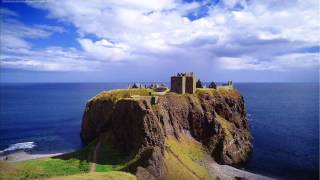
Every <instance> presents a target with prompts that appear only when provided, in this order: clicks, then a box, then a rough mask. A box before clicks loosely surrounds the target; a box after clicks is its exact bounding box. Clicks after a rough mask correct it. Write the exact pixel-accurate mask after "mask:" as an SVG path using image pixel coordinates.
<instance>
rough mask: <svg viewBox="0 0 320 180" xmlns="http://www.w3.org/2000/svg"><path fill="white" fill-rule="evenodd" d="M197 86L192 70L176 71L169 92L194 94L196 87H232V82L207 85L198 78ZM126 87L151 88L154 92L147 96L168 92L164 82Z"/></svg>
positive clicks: (135, 84)
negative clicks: (186, 71) (188, 71)
mask: <svg viewBox="0 0 320 180" xmlns="http://www.w3.org/2000/svg"><path fill="white" fill-rule="evenodd" d="M198 83H199V87H197V82H196V76H195V74H194V73H193V72H190V73H177V74H176V75H174V76H171V89H170V91H171V92H175V93H178V94H185V93H188V94H194V93H195V92H196V89H197V88H201V89H234V86H233V82H232V81H228V82H227V83H223V84H222V85H216V84H215V83H214V82H211V83H210V84H209V86H208V87H206V84H202V82H201V81H200V79H199V80H198ZM128 89H152V90H154V92H153V93H152V94H150V95H149V96H159V95H165V94H166V93H167V92H169V88H168V87H167V86H166V85H165V84H160V85H159V84H156V83H151V84H149V85H147V84H140V83H134V84H129V85H128Z"/></svg>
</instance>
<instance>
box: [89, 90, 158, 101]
mask: <svg viewBox="0 0 320 180" xmlns="http://www.w3.org/2000/svg"><path fill="white" fill-rule="evenodd" d="M154 93H155V92H154V91H153V90H152V89H115V90H111V91H104V92H101V93H100V94H98V95H97V96H95V97H94V98H93V101H95V100H98V99H99V100H104V99H112V100H118V99H122V98H130V97H131V96H134V95H138V96H150V94H151V95H153V94H154Z"/></svg>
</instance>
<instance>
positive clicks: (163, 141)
mask: <svg viewBox="0 0 320 180" xmlns="http://www.w3.org/2000/svg"><path fill="white" fill-rule="evenodd" d="M149 91H150V90H146V89H145V90H141V92H140V91H139V90H135V92H132V91H131V90H114V91H108V92H102V93H100V94H99V95H97V96H96V97H94V98H92V99H91V100H89V101H88V103H87V105H86V108H85V112H84V115H83V121H82V128H81V139H82V141H83V143H84V144H85V145H87V146H93V147H94V149H95V152H99V153H95V154H94V155H92V158H91V160H92V161H94V162H95V163H97V164H100V165H101V166H99V167H97V168H98V169H99V168H100V169H101V168H102V169H103V167H106V166H103V165H104V164H108V163H107V162H108V161H109V162H110V158H109V159H108V158H105V157H104V156H108V155H107V153H108V152H109V151H104V148H107V149H108V148H110V147H112V149H113V151H112V152H117V155H119V154H121V156H122V157H126V158H124V159H122V160H121V161H117V163H118V162H120V163H122V166H121V168H119V169H120V170H125V171H129V172H132V173H134V174H136V175H137V177H138V179H152V178H161V179H173V176H176V175H179V173H178V171H175V170H174V168H177V169H178V170H179V171H185V172H181V175H180V177H181V178H182V177H183V176H184V175H186V174H189V175H188V179H190V178H191V177H194V179H210V175H209V174H208V171H207V170H206V165H205V164H206V162H207V160H208V157H207V155H210V156H211V157H212V158H213V159H214V160H215V161H216V162H218V163H219V164H227V165H239V164H241V163H243V162H245V161H246V159H247V158H248V155H249V153H250V152H251V150H252V144H251V134H250V129H249V124H248V119H247V115H246V110H245V104H244V99H243V97H242V96H241V94H240V93H239V92H238V91H237V90H234V89H217V90H216V89H197V91H196V93H195V94H184V95H179V94H175V93H167V94H166V95H163V96H157V97H156V98H155V97H152V96H149V95H150V94H151V93H150V92H149ZM97 154H98V155H97ZM109 154H110V153H109ZM209 159H210V158H209ZM111 160H112V158H111ZM109 164H110V163H109ZM111 164H113V165H114V164H116V163H111ZM119 167H120V166H119ZM119 169H118V170H119ZM172 171H175V174H174V173H173V172H172ZM177 173H178V174H177ZM211 178H212V176H211Z"/></svg>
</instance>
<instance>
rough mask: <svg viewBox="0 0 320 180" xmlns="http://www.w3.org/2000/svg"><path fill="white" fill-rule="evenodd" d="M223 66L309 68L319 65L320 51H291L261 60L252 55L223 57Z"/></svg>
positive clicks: (256, 69) (236, 67)
mask: <svg viewBox="0 0 320 180" xmlns="http://www.w3.org/2000/svg"><path fill="white" fill-rule="evenodd" d="M219 61H220V63H221V66H222V68H224V69H229V70H255V71H266V70H268V71H288V70H290V69H292V68H298V69H301V68H302V69H307V68H312V67H317V66H319V63H320V59H319V54H318V53H291V54H286V55H281V56H276V57H274V58H273V59H272V60H268V61H261V60H257V59H253V58H251V57H245V56H244V57H222V58H220V59H219Z"/></svg>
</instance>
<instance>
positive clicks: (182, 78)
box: [171, 73, 196, 94]
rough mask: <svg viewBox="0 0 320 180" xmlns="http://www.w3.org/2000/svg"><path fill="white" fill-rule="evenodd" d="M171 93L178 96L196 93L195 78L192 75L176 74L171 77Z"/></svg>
mask: <svg viewBox="0 0 320 180" xmlns="http://www.w3.org/2000/svg"><path fill="white" fill-rule="evenodd" d="M171 91H172V92H175V93H179V94H184V93H190V94H193V93H195V91H196V77H195V76H194V74H193V73H178V74H177V75H176V76H172V77H171Z"/></svg>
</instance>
